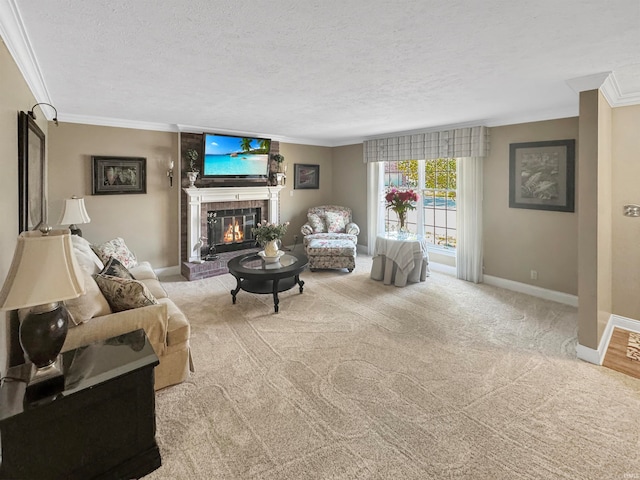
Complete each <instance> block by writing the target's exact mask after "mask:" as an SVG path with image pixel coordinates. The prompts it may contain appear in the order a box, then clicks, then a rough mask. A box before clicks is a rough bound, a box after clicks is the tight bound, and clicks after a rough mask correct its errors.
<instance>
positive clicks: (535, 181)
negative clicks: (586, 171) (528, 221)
mask: <svg viewBox="0 0 640 480" xmlns="http://www.w3.org/2000/svg"><path fill="white" fill-rule="evenodd" d="M575 151H576V141H575V140H552V141H547V142H529V143H512V144H510V145H509V207H510V208H528V209H535V210H552V211H556V212H573V211H575V207H574V201H575Z"/></svg>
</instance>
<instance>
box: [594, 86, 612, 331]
mask: <svg viewBox="0 0 640 480" xmlns="http://www.w3.org/2000/svg"><path fill="white" fill-rule="evenodd" d="M611 115H612V112H611V107H610V106H609V104H608V103H607V100H606V99H605V98H604V96H603V95H602V93H601V92H598V233H597V235H598V283H597V288H598V314H597V315H598V342H600V337H601V336H602V332H603V331H604V329H605V327H606V326H607V322H608V321H609V317H611V312H612V311H613V306H612V305H613V301H612V292H611V284H612V263H611V262H612V253H613V252H612V232H611V228H612V210H611V200H612V188H613V186H612V183H611V182H612V166H611V133H612V132H611V128H612V124H611V122H612V116H611Z"/></svg>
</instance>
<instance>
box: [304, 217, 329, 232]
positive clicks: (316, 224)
mask: <svg viewBox="0 0 640 480" xmlns="http://www.w3.org/2000/svg"><path fill="white" fill-rule="evenodd" d="M307 220H309V225H311V228H313V233H325V232H326V231H327V227H326V226H325V225H324V221H323V220H322V218H321V217H320V215H317V214H315V213H310V214H309V215H307Z"/></svg>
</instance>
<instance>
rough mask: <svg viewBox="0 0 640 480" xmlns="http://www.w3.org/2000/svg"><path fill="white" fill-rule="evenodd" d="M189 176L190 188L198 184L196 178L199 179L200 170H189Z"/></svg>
mask: <svg viewBox="0 0 640 480" xmlns="http://www.w3.org/2000/svg"><path fill="white" fill-rule="evenodd" d="M187 178H188V179H189V188H193V187H195V186H196V180H197V179H198V172H187Z"/></svg>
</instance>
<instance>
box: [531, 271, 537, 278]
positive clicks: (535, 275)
mask: <svg viewBox="0 0 640 480" xmlns="http://www.w3.org/2000/svg"><path fill="white" fill-rule="evenodd" d="M537 279H538V271H537V270H531V280H537Z"/></svg>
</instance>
